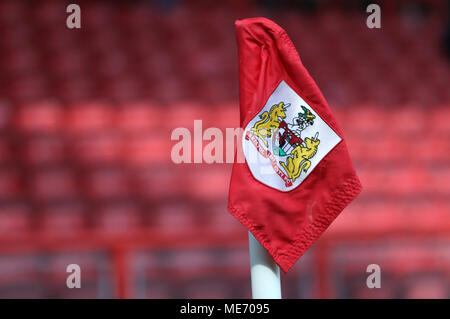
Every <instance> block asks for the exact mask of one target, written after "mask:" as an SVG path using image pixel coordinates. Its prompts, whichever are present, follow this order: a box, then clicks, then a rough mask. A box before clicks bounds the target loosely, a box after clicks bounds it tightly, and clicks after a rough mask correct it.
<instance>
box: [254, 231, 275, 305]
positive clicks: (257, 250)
mask: <svg viewBox="0 0 450 319" xmlns="http://www.w3.org/2000/svg"><path fill="white" fill-rule="evenodd" d="M248 241H249V250H250V267H251V270H250V273H251V281H252V295H253V299H281V281H280V267H278V265H277V264H276V263H275V261H274V260H273V259H272V256H270V255H269V253H268V252H267V250H266V249H265V248H264V247H263V246H262V245H261V244H260V243H259V241H257V240H256V238H255V237H254V236H253V235H252V233H250V232H248Z"/></svg>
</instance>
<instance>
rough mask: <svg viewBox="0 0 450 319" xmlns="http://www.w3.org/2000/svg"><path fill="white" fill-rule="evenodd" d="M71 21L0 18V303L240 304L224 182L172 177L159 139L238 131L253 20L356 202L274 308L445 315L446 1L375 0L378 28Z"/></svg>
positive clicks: (449, 98) (168, 144) (305, 9)
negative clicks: (288, 42)
mask: <svg viewBox="0 0 450 319" xmlns="http://www.w3.org/2000/svg"><path fill="white" fill-rule="evenodd" d="M70 2H74V1H70ZM70 2H66V1H57V0H48V1H17V0H14V1H13V0H2V1H1V0H0V70H1V72H0V297H1V298H18V297H25V298H51V297H52V298H80V297H86V298H118V297H121V298H127V297H128V298H131V297H134V298H172V297H177V298H212V297H217V298H228V297H233V298H244V297H250V296H251V292H250V277H249V270H250V269H249V257H248V246H247V245H248V243H247V231H246V230H245V228H244V227H243V226H241V225H240V224H239V222H237V221H236V220H235V219H234V218H233V217H232V216H231V215H230V214H229V213H228V212H227V210H226V203H227V193H228V183H229V178H230V173H231V166H232V164H212V165H207V164H195V165H194V164H180V165H175V164H173V163H172V161H171V159H170V151H171V148H172V146H173V145H174V144H175V142H174V141H171V140H170V135H171V132H172V130H173V129H174V128H176V127H180V126H181V127H187V128H190V129H192V127H193V121H194V119H202V120H203V128H204V129H205V128H207V127H218V128H222V129H225V128H226V127H238V126H239V118H238V117H239V113H238V110H239V105H238V73H237V71H238V70H237V48H236V41H235V31H234V20H235V19H241V18H246V17H254V16H264V17H267V18H270V19H273V20H274V21H275V22H277V23H278V24H279V25H281V26H282V27H283V28H284V29H285V30H286V31H287V33H288V34H289V36H290V37H291V39H292V40H293V42H294V44H295V45H296V47H297V49H298V51H299V53H300V56H301V58H302V60H303V63H304V64H305V66H306V68H307V69H308V70H309V72H310V73H311V75H312V76H313V78H314V79H315V80H316V82H317V84H318V85H319V87H320V88H321V89H322V92H323V93H324V95H325V97H326V98H327V100H328V102H329V104H330V106H331V108H332V109H333V111H334V112H335V114H336V116H337V118H338V122H339V123H340V126H341V127H342V129H343V132H344V135H345V137H346V139H347V143H348V144H349V150H350V153H351V156H352V158H353V160H354V164H355V166H356V169H357V172H358V175H359V176H360V179H361V181H362V184H363V187H364V190H363V193H362V194H361V195H360V196H359V197H358V198H357V199H356V200H355V201H354V202H353V203H352V204H351V205H350V206H349V207H348V208H347V209H346V210H344V212H343V213H342V214H341V215H340V217H338V219H337V220H336V222H335V223H334V224H333V225H332V226H331V227H330V229H329V230H328V231H327V232H326V233H325V235H324V236H323V237H322V238H321V239H320V240H319V241H318V242H317V243H316V244H315V245H314V246H313V247H312V248H311V249H310V250H309V251H308V252H307V253H306V255H305V256H304V257H302V258H301V259H300V261H299V262H298V263H297V264H296V265H295V267H294V268H293V269H292V270H291V271H290V272H289V273H288V274H285V275H283V276H282V287H283V296H284V297H287V298H380V297H385V298H428V297H430V298H449V297H450V155H449V151H450V87H449V83H450V81H449V80H450V73H449V54H450V45H449V42H450V40H449V37H450V32H449V26H448V23H449V19H448V13H449V10H450V9H449V8H450V6H449V3H448V1H440V0H415V1H414V0H412V1H400V0H399V1H387V0H386V1H373V2H374V3H378V4H379V5H380V6H381V29H368V28H367V27H366V19H367V16H368V15H369V14H368V13H366V12H365V8H366V7H367V5H368V4H369V3H371V2H372V1H358V0H348V1H344V0H341V1H332V0H308V1H294V0H291V1H270V0H264V1H257V0H245V1H244V0H226V1H222V2H219V1H201V0H159V1H156V0H155V1H81V0H78V1H76V3H77V4H79V5H80V7H81V29H68V28H67V27H66V18H67V16H68V15H69V14H68V13H66V6H67V5H68V4H69V3H70ZM72 263H75V264H79V265H80V267H81V270H82V273H81V285H82V286H81V288H80V289H68V288H67V287H66V278H67V276H68V273H66V266H67V265H68V264H72ZM369 264H378V265H380V267H381V271H382V275H381V276H382V277H381V278H382V287H381V289H368V288H367V287H366V278H367V276H368V275H369V274H367V273H366V267H367V265H369Z"/></svg>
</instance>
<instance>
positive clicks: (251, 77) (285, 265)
mask: <svg viewBox="0 0 450 319" xmlns="http://www.w3.org/2000/svg"><path fill="white" fill-rule="evenodd" d="M236 32H237V42H238V50H239V85H240V87H239V89H240V125H241V127H242V128H243V129H244V135H243V138H242V147H243V151H244V154H245V159H246V161H245V163H235V164H234V166H233V173H232V177H231V182H230V191H229V203H228V210H229V211H230V212H231V214H233V215H234V216H235V217H236V218H237V219H238V220H239V221H240V222H241V223H242V224H243V225H244V226H246V227H247V229H248V230H249V231H251V232H252V234H253V235H254V236H255V237H256V239H257V240H258V241H259V242H260V243H261V244H262V245H263V246H264V247H265V248H266V249H267V251H268V252H269V253H270V254H271V255H272V257H273V258H274V260H275V261H276V263H277V264H278V265H279V266H280V267H281V269H282V270H283V271H288V270H289V269H290V268H291V267H292V265H293V264H294V263H295V262H296V261H297V259H298V258H299V257H300V256H301V255H302V254H303V253H304V252H305V251H306V249H308V247H309V246H311V244H312V243H313V242H314V241H315V240H316V239H317V238H318V237H319V236H320V235H321V234H322V233H323V232H324V231H325V229H326V228H327V227H328V226H329V225H330V224H331V222H333V220H334V219H335V218H336V217H337V216H338V214H339V213H340V212H341V211H342V210H343V209H344V208H345V207H346V206H347V205H348V204H349V203H350V202H351V201H352V200H353V199H354V198H355V197H356V196H357V195H358V194H359V193H360V191H361V184H360V182H359V179H358V177H357V176H356V173H355V170H354V168H353V165H352V162H351V160H350V157H349V154H348V151H347V146H346V144H345V141H344V137H343V135H342V132H341V130H340V129H339V127H338V125H337V123H336V120H335V118H334V116H333V114H332V112H331V110H330V108H329V106H328V104H327V102H326V101H325V99H324V97H323V95H322V93H321V92H320V90H319V88H318V87H317V85H316V84H315V82H314V80H313V79H312V78H311V76H310V75H309V74H308V71H307V70H306V69H305V67H304V66H303V64H302V62H301V60H300V57H299V55H298V53H297V51H296V50H295V48H294V45H293V44H292V42H291V40H290V39H289V37H288V36H287V34H286V32H285V31H284V30H283V29H282V28H281V27H280V26H278V25H277V24H275V23H274V22H272V21H270V20H268V19H265V18H251V19H245V20H240V21H236Z"/></svg>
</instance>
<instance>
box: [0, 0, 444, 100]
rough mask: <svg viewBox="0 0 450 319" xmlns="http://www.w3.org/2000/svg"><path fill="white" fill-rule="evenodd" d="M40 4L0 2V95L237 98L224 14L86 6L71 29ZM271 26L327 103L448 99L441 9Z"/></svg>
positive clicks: (53, 8) (284, 17) (58, 13)
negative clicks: (377, 19) (369, 21)
mask: <svg viewBox="0 0 450 319" xmlns="http://www.w3.org/2000/svg"><path fill="white" fill-rule="evenodd" d="M44 3H45V4H44V5H42V8H44V9H41V5H40V6H39V9H37V8H35V7H34V6H24V5H20V4H16V3H15V2H14V1H4V3H2V4H1V6H2V8H3V9H2V10H4V11H3V12H4V13H3V14H2V15H0V26H1V28H0V47H1V48H2V50H1V51H0V52H2V53H1V54H0V66H1V68H2V70H3V72H2V75H1V79H3V80H4V85H3V86H2V89H1V92H2V95H3V96H5V97H7V98H10V99H13V100H17V101H27V100H30V99H41V98H44V97H47V96H56V97H59V98H62V99H64V100H66V101H74V100H75V101H77V100H80V99H92V98H95V97H98V96H104V97H109V98H112V99H114V100H118V101H127V100H129V99H132V98H144V97H145V98H148V97H151V98H153V99H155V100H158V101H165V102H174V101H182V100H186V99H190V98H197V99H203V100H205V101H208V102H214V101H221V100H227V99H228V100H230V99H236V98H237V88H238V85H237V78H238V77H237V72H238V71H237V62H238V61H237V52H236V41H235V35H234V26H233V23H234V20H235V18H236V15H235V13H234V12H233V11H232V10H230V9H228V10H227V9H226V8H222V7H217V8H210V9H208V10H207V11H205V10H194V11H190V10H189V7H187V6H179V7H178V8H177V9H176V10H169V11H161V10H160V9H158V8H156V7H152V6H149V5H148V4H147V3H145V2H139V3H138V4H135V5H134V6H132V7H128V6H124V8H121V9H120V10H113V9H112V8H111V7H108V5H107V4H104V3H96V4H90V3H83V26H82V28H81V29H80V30H70V29H67V28H66V27H65V15H64V12H65V8H64V5H63V4H62V3H58V2H54V1H44ZM38 12H39V13H38ZM252 13H253V14H257V13H258V12H249V15H252ZM272 15H273V17H272ZM268 17H269V18H270V17H272V18H273V19H274V20H275V21H276V22H278V23H279V24H280V25H282V26H283V27H284V28H285V29H286V30H287V32H288V34H289V35H290V36H291V38H292V40H293V42H294V44H295V45H296V46H297V48H298V49H299V51H300V55H301V57H302V59H303V62H304V64H305V65H306V67H307V68H308V69H309V70H310V72H311V74H312V76H313V77H314V78H315V79H316V80H317V82H318V84H319V86H320V87H321V88H322V90H323V91H324V93H325V95H326V96H327V98H328V99H329V100H330V102H331V103H333V104H349V103H350V104H351V103H361V102H365V101H372V102H375V103H378V104H382V105H392V104H394V105H396V104H404V103H417V104H420V105H435V104H439V103H441V102H442V101H448V100H450V95H449V91H448V90H447V89H446V88H447V86H448V82H449V72H448V62H447V61H446V60H445V58H444V56H442V54H441V53H440V45H439V40H440V37H441V35H440V30H441V29H442V28H443V25H444V23H445V18H444V17H443V16H442V14H440V13H439V12H432V13H430V15H429V16H427V17H425V18H422V19H419V20H418V19H417V18H415V19H414V18H411V17H408V16H407V17H406V18H405V19H397V16H396V15H386V16H383V27H382V29H381V30H374V29H369V28H367V27H366V23H365V18H366V17H365V16H364V15H362V14H360V13H348V14H347V15H346V17H343V16H342V15H341V14H339V13H335V12H328V13H324V14H321V15H319V16H311V15H305V14H301V13H298V12H290V13H286V12H284V13H283V11H281V12H278V13H276V14H270V13H269V15H268ZM57 26H59V27H57ZM311 30H314V32H311ZM43 33H45V35H46V36H45V37H42V36H40V35H41V34H43ZM36 38H39V41H37V40H36ZM405 48H407V49H405ZM330 52H331V53H332V57H333V58H329V57H330ZM412 66H413V67H412Z"/></svg>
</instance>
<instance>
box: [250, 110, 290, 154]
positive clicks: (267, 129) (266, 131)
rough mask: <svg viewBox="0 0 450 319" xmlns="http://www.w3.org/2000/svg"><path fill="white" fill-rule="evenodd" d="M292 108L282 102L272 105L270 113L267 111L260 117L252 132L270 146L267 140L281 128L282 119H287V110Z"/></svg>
mask: <svg viewBox="0 0 450 319" xmlns="http://www.w3.org/2000/svg"><path fill="white" fill-rule="evenodd" d="M288 106H290V104H289V103H288V104H286V105H285V104H284V102H280V103H278V104H274V105H272V107H271V108H270V111H269V112H267V111H265V112H264V113H263V114H261V115H260V116H259V117H260V118H261V120H260V121H258V122H256V123H255V125H254V126H253V127H252V128H251V130H252V131H253V132H254V133H255V134H256V136H258V137H259V138H260V139H261V140H262V141H263V142H264V144H265V145H266V147H268V146H269V143H268V142H267V139H266V138H270V137H272V131H275V130H276V129H277V128H278V127H279V126H280V122H281V120H280V119H284V118H286V108H287V107H288Z"/></svg>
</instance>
